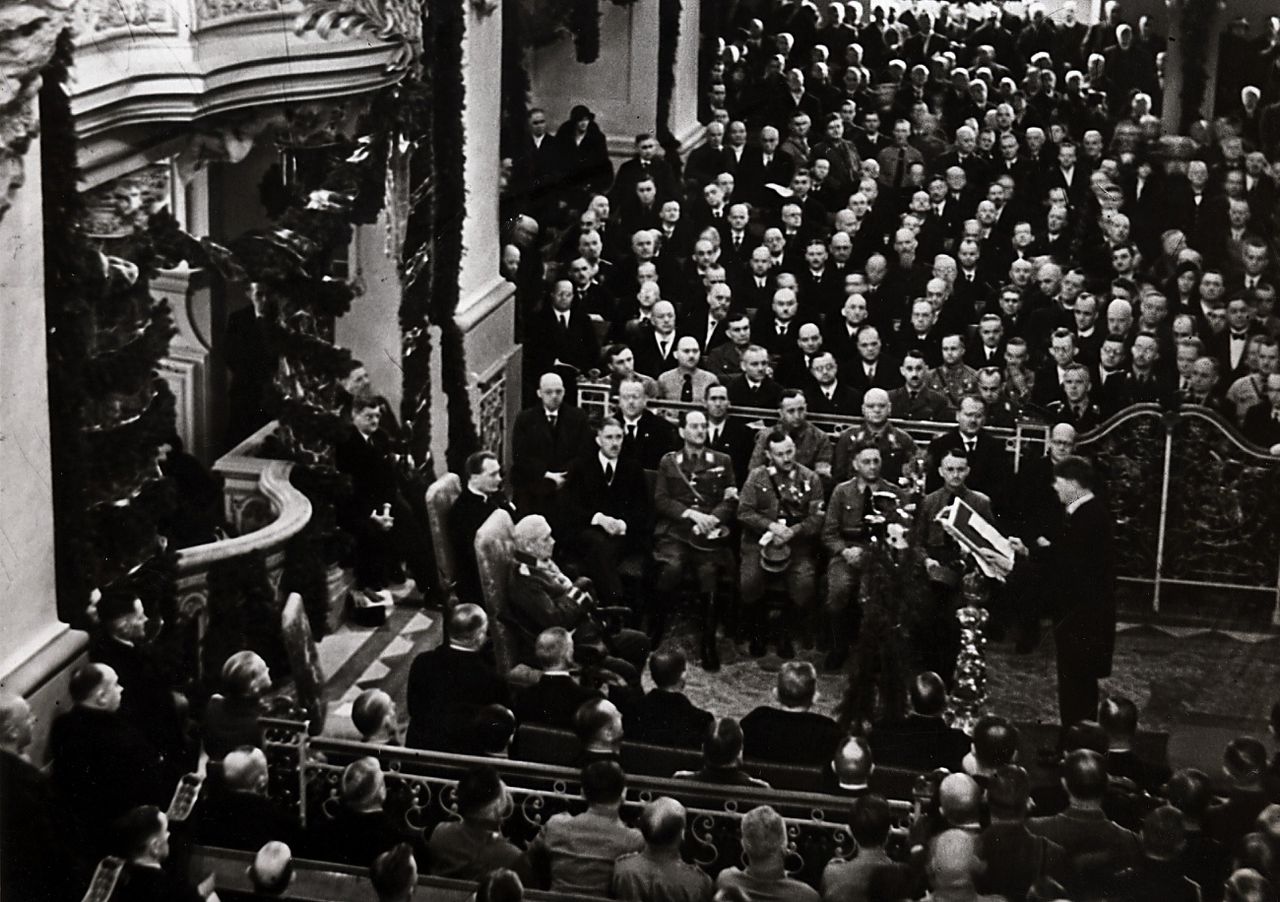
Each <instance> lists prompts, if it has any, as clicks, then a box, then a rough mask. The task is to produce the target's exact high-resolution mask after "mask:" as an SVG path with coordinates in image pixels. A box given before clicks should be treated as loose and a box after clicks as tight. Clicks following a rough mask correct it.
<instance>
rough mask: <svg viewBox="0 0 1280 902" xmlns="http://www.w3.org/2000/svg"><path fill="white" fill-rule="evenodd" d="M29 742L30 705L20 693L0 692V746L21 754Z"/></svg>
mask: <svg viewBox="0 0 1280 902" xmlns="http://www.w3.org/2000/svg"><path fill="white" fill-rule="evenodd" d="M30 744H31V706H30V705H28V704H27V700H26V699H25V698H23V697H22V696H20V695H14V694H12V693H10V692H0V748H2V749H4V750H5V751H6V752H10V753H12V754H14V755H21V754H22V752H23V750H24V749H25V748H26V747H27V746H29V745H30Z"/></svg>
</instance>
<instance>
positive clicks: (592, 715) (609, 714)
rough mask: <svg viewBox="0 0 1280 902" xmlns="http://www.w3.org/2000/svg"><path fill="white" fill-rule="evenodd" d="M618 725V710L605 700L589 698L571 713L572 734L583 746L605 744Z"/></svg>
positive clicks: (610, 738) (612, 737)
mask: <svg viewBox="0 0 1280 902" xmlns="http://www.w3.org/2000/svg"><path fill="white" fill-rule="evenodd" d="M617 723H618V709H617V707H616V706H615V705H614V704H613V702H611V701H609V700H608V699H607V698H589V699H587V700H586V701H585V702H583V703H582V704H581V705H579V706H578V710H577V711H574V712H573V732H574V733H576V734H577V736H578V741H579V742H581V743H582V744H583V745H588V744H590V743H592V742H607V741H612V740H613V739H615V738H618V737H614V736H612V735H611V734H612V732H613V729H614V727H616V726H617Z"/></svg>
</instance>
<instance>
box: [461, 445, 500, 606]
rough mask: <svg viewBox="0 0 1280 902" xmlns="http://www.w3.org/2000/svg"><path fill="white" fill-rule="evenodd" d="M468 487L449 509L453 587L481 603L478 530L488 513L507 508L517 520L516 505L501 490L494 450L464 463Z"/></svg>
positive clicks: (467, 599) (467, 598)
mask: <svg viewBox="0 0 1280 902" xmlns="http://www.w3.org/2000/svg"><path fill="white" fill-rule="evenodd" d="M463 471H464V475H465V476H466V479H467V484H466V486H464V487H463V489H462V494H461V495H459V496H458V500H457V501H455V502H454V503H453V507H451V508H449V514H448V516H447V517H446V518H445V526H446V529H447V530H448V533H449V542H450V544H451V545H452V547H453V570H454V590H455V591H456V593H457V596H458V599H459V600H460V601H463V602H474V603H476V604H479V603H481V602H482V601H483V600H484V593H483V590H482V587H481V585H480V570H479V568H478V565H477V563H476V545H475V539H476V533H477V532H478V531H479V530H480V527H481V526H483V525H484V522H485V521H486V520H488V519H489V515H490V514H492V513H493V512H494V511H496V510H505V511H506V512H507V513H509V514H511V519H512V522H514V521H515V517H516V514H515V508H514V507H513V506H512V504H511V502H510V501H508V500H507V496H506V495H504V494H503V492H502V464H501V463H499V461H498V456H497V455H496V454H494V453H493V452H492V451H476V452H475V453H474V454H472V455H470V456H469V457H468V458H467V460H466V463H465V464H464V465H463Z"/></svg>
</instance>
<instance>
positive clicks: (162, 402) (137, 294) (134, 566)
mask: <svg viewBox="0 0 1280 902" xmlns="http://www.w3.org/2000/svg"><path fill="white" fill-rule="evenodd" d="M72 50H73V45H72V41H71V38H70V33H69V32H63V33H62V35H61V36H60V37H59V39H58V44H57V48H56V50H55V53H54V56H53V58H52V60H51V62H50V65H49V66H48V67H47V69H46V71H45V74H44V81H43V87H42V88H41V92H40V107H41V117H42V120H43V122H44V139H43V150H44V152H43V155H42V174H43V178H44V187H45V190H44V203H45V209H44V244H45V254H46V257H47V259H46V266H45V272H46V284H45V322H46V326H47V328H48V342H47V353H48V373H49V376H48V378H49V411H50V453H51V458H52V464H53V510H54V524H55V530H54V553H55V572H56V577H57V591H58V614H59V617H60V618H62V619H63V620H65V621H66V622H68V623H71V624H72V625H75V626H80V627H83V626H87V625H89V623H90V622H91V620H92V611H91V610H90V591H91V590H92V589H99V590H101V591H104V592H105V591H110V590H118V591H125V592H132V593H134V594H136V595H138V596H139V597H141V598H142V601H143V604H144V606H145V607H146V610H147V611H148V613H149V615H150V616H151V617H153V618H158V619H160V620H161V621H162V622H166V621H167V622H172V621H173V620H174V617H175V613H176V612H175V609H174V574H175V564H176V554H175V553H174V551H173V550H171V549H167V548H166V545H165V541H164V539H163V538H162V536H161V535H160V533H159V529H158V527H159V523H160V522H161V520H162V519H163V518H164V517H165V516H167V515H168V513H169V512H170V511H171V510H172V507H173V504H174V495H173V488H172V485H171V484H170V482H169V480H168V479H166V478H165V477H164V476H163V475H162V474H161V473H160V470H159V468H158V466H157V464H156V455H157V452H158V449H159V446H160V445H161V444H162V443H163V442H164V441H165V440H167V439H168V437H169V436H170V435H172V434H173V431H174V428H175V413H174V411H175V401H174V398H173V395H172V393H171V392H170V391H169V388H168V386H167V385H166V384H165V382H164V380H163V379H162V378H160V376H159V375H158V374H157V369H158V366H159V362H160V359H161V358H162V357H163V356H164V355H165V354H166V353H168V348H169V340H170V339H171V338H172V336H173V335H174V334H175V333H176V329H175V327H174V324H173V318H172V315H171V314H170V312H169V309H168V306H167V305H166V304H164V303H160V302H157V301H155V300H154V299H153V298H152V297H151V294H150V279H151V277H152V276H153V275H154V274H155V272H156V270H157V269H158V267H159V264H160V262H161V260H162V258H161V257H159V256H158V255H157V254H156V251H155V249H154V247H153V245H152V243H151V241H150V240H149V239H148V237H147V235H146V234H145V233H141V232H135V233H134V234H133V235H131V236H129V237H127V238H124V239H118V240H114V241H112V242H111V243H110V250H112V251H114V252H115V253H114V254H112V255H107V254H106V253H104V252H103V250H100V249H99V247H98V246H97V245H96V244H95V243H94V242H92V241H91V240H90V239H89V238H88V236H87V235H86V234H85V231H84V228H83V225H82V223H83V221H84V217H85V205H84V201H83V199H82V197H81V196H80V194H79V190H78V182H79V168H78V164H77V161H76V152H77V141H76V135H75V127H74V123H73V120H72V116H71V109H70V102H69V98H68V94H67V90H66V85H67V76H68V71H69V69H70V66H71V64H72Z"/></svg>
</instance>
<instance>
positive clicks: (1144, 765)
mask: <svg viewBox="0 0 1280 902" xmlns="http://www.w3.org/2000/svg"><path fill="white" fill-rule="evenodd" d="M1098 725H1099V726H1101V727H1102V729H1104V730H1106V732H1107V774H1108V776H1110V777H1124V778H1125V779H1128V780H1132V781H1133V782H1134V783H1135V784H1137V786H1138V788H1139V789H1141V790H1142V791H1143V792H1146V793H1148V794H1150V795H1153V796H1155V795H1158V794H1160V792H1161V791H1162V790H1163V789H1164V784H1165V783H1166V782H1168V780H1169V776H1170V771H1169V766H1168V765H1167V764H1165V763H1164V762H1162V761H1147V760H1145V759H1144V758H1142V757H1141V756H1140V755H1139V754H1138V753H1137V751H1136V750H1135V749H1134V747H1133V741H1134V737H1135V736H1137V735H1138V706H1137V705H1135V704H1134V703H1133V702H1131V701H1130V700H1129V699H1127V698H1122V697H1120V696H1118V695H1113V696H1110V697H1108V698H1106V699H1104V700H1103V702H1102V704H1101V705H1099V706H1098Z"/></svg>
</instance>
